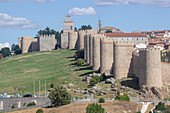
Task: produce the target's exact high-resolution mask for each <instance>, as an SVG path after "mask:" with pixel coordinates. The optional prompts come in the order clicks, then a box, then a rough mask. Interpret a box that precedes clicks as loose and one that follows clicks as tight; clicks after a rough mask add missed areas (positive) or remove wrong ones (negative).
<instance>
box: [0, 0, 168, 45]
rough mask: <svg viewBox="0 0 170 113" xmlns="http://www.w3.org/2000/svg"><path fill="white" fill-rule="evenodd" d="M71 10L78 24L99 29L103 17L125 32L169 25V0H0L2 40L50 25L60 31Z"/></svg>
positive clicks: (162, 27) (34, 33) (111, 24)
mask: <svg viewBox="0 0 170 113" xmlns="http://www.w3.org/2000/svg"><path fill="white" fill-rule="evenodd" d="M82 8H85V9H82ZM68 11H69V13H70V15H71V18H72V19H74V24H75V27H77V28H79V27H80V26H81V25H87V24H90V25H91V26H92V27H93V28H94V29H96V28H97V24H98V19H99V17H100V18H101V20H102V25H103V26H113V27H116V28H119V29H120V30H122V31H124V32H132V31H135V30H142V31H146V30H164V29H170V22H169V20H170V1H169V0H168V1H166V0H148V1H146V0H140V1H139V0H121V2H120V0H0V43H5V42H9V43H10V45H12V43H17V40H18V38H19V37H21V36H33V37H34V36H35V35H36V33H37V31H39V30H40V29H44V28H45V27H47V26H49V27H50V28H53V29H55V30H56V31H60V30H62V21H63V19H65V16H66V15H67V12H68Z"/></svg>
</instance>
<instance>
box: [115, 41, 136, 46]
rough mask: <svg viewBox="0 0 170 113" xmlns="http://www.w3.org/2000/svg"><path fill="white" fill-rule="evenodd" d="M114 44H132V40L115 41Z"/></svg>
mask: <svg viewBox="0 0 170 113" xmlns="http://www.w3.org/2000/svg"><path fill="white" fill-rule="evenodd" d="M115 45H134V43H133V41H115Z"/></svg>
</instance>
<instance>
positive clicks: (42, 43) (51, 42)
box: [38, 35, 56, 51]
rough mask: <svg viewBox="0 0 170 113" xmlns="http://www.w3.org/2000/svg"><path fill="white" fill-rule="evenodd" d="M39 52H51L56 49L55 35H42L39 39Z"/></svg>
mask: <svg viewBox="0 0 170 113" xmlns="http://www.w3.org/2000/svg"><path fill="white" fill-rule="evenodd" d="M38 43H39V51H51V50H54V49H55V46H56V40H55V35H40V36H39V37H38Z"/></svg>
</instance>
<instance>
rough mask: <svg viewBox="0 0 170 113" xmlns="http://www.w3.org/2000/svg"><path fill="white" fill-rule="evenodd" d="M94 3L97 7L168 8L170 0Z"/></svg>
mask: <svg viewBox="0 0 170 113" xmlns="http://www.w3.org/2000/svg"><path fill="white" fill-rule="evenodd" d="M94 3H95V4H96V5H99V6H106V5H137V4H145V5H155V6H158V7H163V8H170V0H94Z"/></svg>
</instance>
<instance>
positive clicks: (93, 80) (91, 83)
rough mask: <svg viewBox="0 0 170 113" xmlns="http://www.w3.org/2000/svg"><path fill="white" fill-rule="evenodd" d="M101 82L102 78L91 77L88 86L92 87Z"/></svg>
mask: <svg viewBox="0 0 170 113" xmlns="http://www.w3.org/2000/svg"><path fill="white" fill-rule="evenodd" d="M101 81H102V76H97V75H96V76H93V78H92V79H91V80H90V86H94V85H95V84H97V83H98V82H101Z"/></svg>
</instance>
